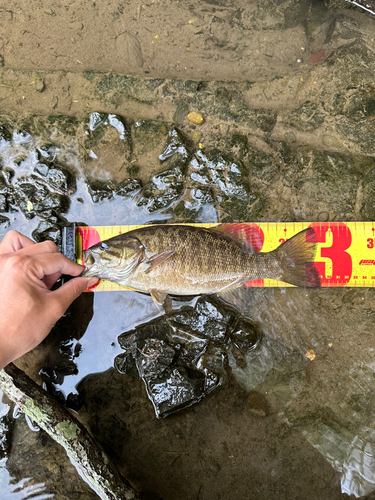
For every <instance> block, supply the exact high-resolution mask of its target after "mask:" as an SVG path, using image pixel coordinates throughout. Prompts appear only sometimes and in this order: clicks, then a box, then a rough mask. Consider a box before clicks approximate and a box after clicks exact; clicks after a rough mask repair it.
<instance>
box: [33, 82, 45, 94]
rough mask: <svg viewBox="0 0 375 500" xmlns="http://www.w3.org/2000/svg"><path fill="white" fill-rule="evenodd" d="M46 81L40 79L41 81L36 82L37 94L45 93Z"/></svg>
mask: <svg viewBox="0 0 375 500" xmlns="http://www.w3.org/2000/svg"><path fill="white" fill-rule="evenodd" d="M44 86H45V85H44V80H42V79H39V80H35V90H36V91H37V92H43V90H44Z"/></svg>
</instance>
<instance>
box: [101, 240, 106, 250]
mask: <svg viewBox="0 0 375 500" xmlns="http://www.w3.org/2000/svg"><path fill="white" fill-rule="evenodd" d="M99 246H100V250H107V248H108V245H107V243H104V242H103V241H102V242H101V243H100V245H99Z"/></svg>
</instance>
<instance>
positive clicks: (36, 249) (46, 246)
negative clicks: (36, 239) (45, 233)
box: [17, 240, 59, 255]
mask: <svg viewBox="0 0 375 500" xmlns="http://www.w3.org/2000/svg"><path fill="white" fill-rule="evenodd" d="M58 251H59V249H58V248H57V246H56V245H55V243H54V242H53V241H49V240H47V241H43V242H42V243H34V244H33V245H29V246H28V247H26V248H22V249H21V250H18V252H17V253H18V254H19V255H36V254H41V253H58Z"/></svg>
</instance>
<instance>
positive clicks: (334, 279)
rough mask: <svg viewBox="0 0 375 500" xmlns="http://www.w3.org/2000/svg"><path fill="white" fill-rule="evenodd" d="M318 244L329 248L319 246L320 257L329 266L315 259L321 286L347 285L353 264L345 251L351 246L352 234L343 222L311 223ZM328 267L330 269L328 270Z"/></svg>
mask: <svg viewBox="0 0 375 500" xmlns="http://www.w3.org/2000/svg"><path fill="white" fill-rule="evenodd" d="M310 227H312V228H314V230H315V234H316V238H317V242H318V243H325V244H327V243H329V242H330V240H331V245H330V246H324V245H321V246H320V257H321V258H323V259H330V261H331V262H330V266H329V265H327V262H326V261H323V262H322V261H319V260H318V259H319V256H317V257H316V259H317V261H316V262H315V265H316V267H317V269H318V271H319V274H320V277H321V282H322V286H343V285H346V284H347V283H349V281H350V278H351V276H352V270H353V262H352V257H351V255H350V254H349V253H348V252H347V251H346V250H348V249H349V248H350V246H351V244H352V233H351V231H350V229H349V227H348V226H347V225H346V224H345V223H344V222H337V223H335V224H332V223H331V224H329V223H327V224H320V223H313V224H310ZM328 267H331V269H330V270H328Z"/></svg>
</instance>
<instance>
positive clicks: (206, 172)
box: [189, 150, 256, 222]
mask: <svg viewBox="0 0 375 500" xmlns="http://www.w3.org/2000/svg"><path fill="white" fill-rule="evenodd" d="M248 173H249V172H248V169H247V167H246V166H245V165H244V164H243V163H242V162H241V161H239V160H235V159H234V158H233V157H231V156H229V155H224V154H221V153H219V152H215V151H212V152H208V153H204V152H203V151H200V150H199V151H197V152H196V154H195V156H194V158H193V159H192V161H191V162H190V165H189V177H190V186H191V188H195V187H198V186H199V187H200V188H201V187H204V186H205V187H211V188H212V192H213V193H214V199H215V207H216V209H217V210H220V211H221V212H223V216H224V217H225V216H226V217H228V218H230V219H231V221H232V222H234V221H239V220H251V215H250V214H251V204H252V203H253V202H254V201H255V199H256V196H255V194H254V193H252V192H251V191H250V186H249V183H248V179H247V176H248Z"/></svg>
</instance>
